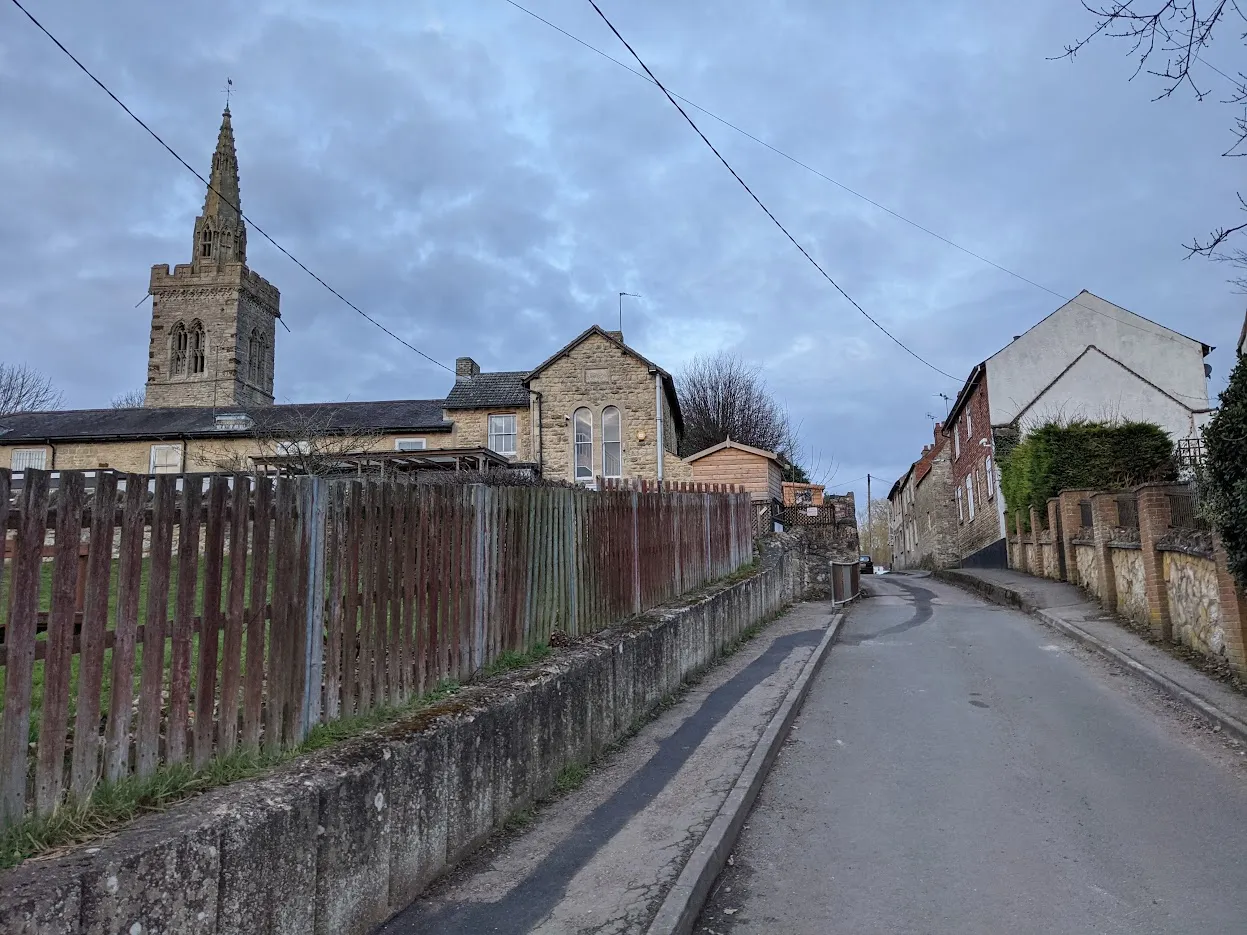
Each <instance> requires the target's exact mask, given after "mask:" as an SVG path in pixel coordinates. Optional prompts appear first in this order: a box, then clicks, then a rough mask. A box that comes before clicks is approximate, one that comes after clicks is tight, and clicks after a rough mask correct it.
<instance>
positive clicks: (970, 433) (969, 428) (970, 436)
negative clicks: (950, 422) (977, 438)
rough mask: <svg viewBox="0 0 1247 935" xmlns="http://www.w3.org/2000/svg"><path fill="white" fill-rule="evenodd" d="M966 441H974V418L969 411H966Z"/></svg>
mask: <svg viewBox="0 0 1247 935" xmlns="http://www.w3.org/2000/svg"><path fill="white" fill-rule="evenodd" d="M966 441H967V442H971V441H974V416H972V415H971V414H970V410H969V409H967V410H966Z"/></svg>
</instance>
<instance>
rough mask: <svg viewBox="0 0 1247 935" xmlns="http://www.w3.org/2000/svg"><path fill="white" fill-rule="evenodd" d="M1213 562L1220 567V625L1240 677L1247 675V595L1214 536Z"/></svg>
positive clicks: (1234, 667)
mask: <svg viewBox="0 0 1247 935" xmlns="http://www.w3.org/2000/svg"><path fill="white" fill-rule="evenodd" d="M1212 548H1213V559H1214V561H1215V562H1216V565H1217V590H1218V591H1219V592H1220V596H1221V626H1222V628H1223V629H1224V631H1225V655H1226V657H1227V658H1228V659H1229V661H1230V666H1231V667H1232V668H1233V669H1234V671H1235V672H1237V673H1238V675H1239V676H1240V677H1241V676H1247V596H1245V595H1244V594H1243V592H1242V591H1241V590H1239V588H1238V583H1237V582H1236V581H1235V580H1234V576H1233V575H1232V574H1230V570H1229V565H1228V560H1227V556H1226V554H1225V546H1223V545H1222V544H1221V537H1220V536H1218V535H1217V534H1216V533H1213V537H1212Z"/></svg>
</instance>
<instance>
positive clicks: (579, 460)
mask: <svg viewBox="0 0 1247 935" xmlns="http://www.w3.org/2000/svg"><path fill="white" fill-rule="evenodd" d="M572 430H573V432H574V435H573V438H574V441H573V449H574V450H573V452H572V456H573V460H572V463H573V466H574V467H575V474H576V483H578V484H591V483H593V413H591V412H590V411H589V410H588V409H583V408H582V409H577V410H576V412H575V414H574V415H573V416H572Z"/></svg>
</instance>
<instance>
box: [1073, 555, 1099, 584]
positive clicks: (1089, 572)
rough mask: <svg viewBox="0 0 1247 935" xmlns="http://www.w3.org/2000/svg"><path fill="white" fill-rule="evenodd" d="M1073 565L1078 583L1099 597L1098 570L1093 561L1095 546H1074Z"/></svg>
mask: <svg viewBox="0 0 1247 935" xmlns="http://www.w3.org/2000/svg"><path fill="white" fill-rule="evenodd" d="M1074 563H1075V565H1076V567H1077V568H1078V581H1079V583H1080V584H1081V585H1082V586H1083V587H1084V588H1086V589H1087V590H1088V591H1090V592H1091V593H1092V594H1094V595H1095V596H1096V597H1099V596H1100V569H1099V567H1098V565H1097V564H1096V560H1095V546H1091V545H1079V544H1077V543H1075V545H1074Z"/></svg>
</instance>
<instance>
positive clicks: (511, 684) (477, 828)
mask: <svg viewBox="0 0 1247 935" xmlns="http://www.w3.org/2000/svg"><path fill="white" fill-rule="evenodd" d="M763 548H764V554H763V558H762V561H761V563H760V569H759V571H758V572H757V573H755V574H754V575H752V576H751V577H749V578H747V579H745V580H743V581H740V582H737V583H735V584H733V585H731V586H730V587H723V588H720V589H718V590H715V591H712V593H709V594H707V595H706V596H703V597H702V598H701V599H700V600H697V601H696V602H694V603H693V604H692V605H690V606H687V607H678V608H674V607H673V608H667V609H659V610H656V611H654V612H652V613H651V614H649V615H647V617H645V618H642V619H640V620H638V621H636V622H635V623H633V624H631V625H627V626H621V627H617V628H615V629H613V630H608V631H601V632H599V633H597V634H595V635H594V637H593V638H592V639H590V640H584V641H581V642H579V643H578V644H576V645H575V646H573V647H572V648H570V649H566V650H560V651H557V652H556V654H555V655H554V656H552V657H551V658H549V659H547V660H546V661H545V662H544V663H543V664H542V665H541V666H540V668H537V669H528V670H523V671H520V672H517V673H515V674H514V675H513V676H509V677H502V678H499V679H495V680H493V681H492V682H491V683H489V685H488V686H487V687H481V688H473V687H471V686H468V687H467V688H465V689H463V690H461V691H460V693H459V694H457V695H456V696H455V697H454V698H452V699H451V700H450V701H449V702H446V703H444V704H442V705H440V706H437V707H434V708H430V709H427V710H425V711H422V712H420V713H417V714H415V715H412V716H411V717H409V718H408V719H406V720H404V721H400V722H398V723H396V724H393V725H391V726H389V727H386V728H384V729H381V730H378V731H376V732H374V733H372V734H369V735H367V736H365V737H361V738H359V739H357V740H354V741H351V742H348V743H346V744H343V745H340V746H338V747H335V748H334V749H331V750H326V751H324V752H322V753H318V754H313V755H310V756H307V757H304V758H302V759H300V760H298V761H296V762H294V763H292V764H291V765H289V766H287V767H284V768H282V769H280V770H278V771H277V772H275V773H274V774H273V775H272V776H270V777H269V778H266V779H262V780H257V781H251V782H240V783H235V784H234V785H231V786H229V787H227V788H224V789H219V790H216V791H214V792H209V793H207V794H205V795H203V796H200V797H199V798H196V799H192V800H189V801H186V802H183V803H180V804H178V805H176V806H174V807H173V808H171V809H170V810H169V811H168V812H166V813H164V814H160V815H149V816H147V817H144V818H141V819H139V820H138V821H136V822H134V823H133V824H131V825H130V826H128V827H127V828H126V829H124V830H122V831H120V832H118V833H116V834H114V835H112V836H110V837H108V838H106V839H103V840H100V841H98V842H95V843H93V844H91V845H90V846H86V847H80V848H77V849H75V850H72V851H70V852H68V853H65V854H62V855H60V856H56V857H51V858H49V859H47V860H41V861H38V862H35V863H28V864H26V865H24V866H22V867H19V868H17V869H16V870H11V871H3V872H0V931H3V932H6V933H8V932H13V933H31V935H33V933H39V935H79V933H81V935H86V933H142V935H150V933H179V935H182V933H189V935H227V933H229V935H233V933H238V935H242V933H246V935H252V933H264V935H364V933H368V932H371V931H373V929H374V928H375V927H376V926H377V925H379V924H380V923H382V922H384V921H385V920H386V919H387V918H388V917H389V916H390V915H391V914H393V913H394V912H396V911H397V910H399V909H401V908H403V907H404V906H406V905H407V904H408V903H410V902H411V901H412V900H413V899H415V898H416V897H417V896H419V895H420V893H421V892H422V891H423V890H424V889H425V888H426V887H427V886H428V884H429V883H430V882H431V881H432V880H434V879H436V878H437V877H439V876H441V875H442V874H444V873H446V872H447V871H448V870H449V869H450V868H452V867H454V866H455V865H456V864H458V863H459V862H460V861H462V860H463V859H464V858H465V857H467V856H468V855H469V854H470V853H471V852H472V851H474V850H475V849H476V848H477V847H479V846H480V845H481V844H482V843H483V842H484V841H485V840H486V838H487V837H488V836H489V834H491V833H492V832H493V831H494V830H495V829H498V828H500V827H502V826H503V825H504V824H505V823H506V822H507V820H508V819H509V818H510V817H511V816H512V815H514V814H516V813H518V812H520V811H522V810H524V809H525V808H527V807H528V806H530V805H531V804H532V803H533V802H534V801H535V800H537V799H540V798H541V797H543V796H545V795H548V794H549V793H550V791H551V790H552V788H553V787H554V784H555V780H556V779H557V777H558V776H559V774H560V772H561V771H562V770H563V769H565V768H566V767H568V766H570V765H573V764H583V763H586V762H588V761H589V760H590V759H592V757H593V756H594V755H595V754H597V753H600V752H601V751H603V750H604V749H605V748H606V747H608V746H609V745H610V744H612V743H613V742H615V741H616V740H618V739H619V738H621V737H623V736H626V735H627V734H628V732H629V731H630V730H632V729H633V727H634V726H635V725H636V723H637V722H638V720H640V719H643V718H645V717H647V716H649V715H650V713H651V712H652V711H653V710H654V709H655V708H656V707H657V705H658V704H659V703H660V702H661V701H662V700H663V699H664V698H666V697H668V696H669V695H670V694H671V693H672V692H674V691H676V690H677V689H678V688H679V687H680V685H681V684H682V682H683V681H684V680H685V679H686V678H687V677H688V676H690V675H691V674H693V673H696V672H697V671H699V670H701V669H703V668H704V667H705V666H707V665H708V664H709V663H710V662H712V661H713V660H714V659H715V658H716V657H717V656H719V655H720V654H721V653H722V652H723V650H724V649H725V648H727V647H728V646H730V645H731V644H732V643H733V642H734V641H735V640H737V639H738V638H739V637H740V635H741V634H742V633H743V632H744V631H745V630H746V629H748V628H749V627H750V626H752V625H754V624H756V623H759V622H761V621H763V620H766V619H768V618H769V617H771V616H773V615H774V614H775V613H777V612H778V611H779V610H781V609H782V608H783V606H784V605H785V604H787V603H788V602H790V601H792V600H794V599H795V598H797V597H798V596H800V595H801V594H802V592H803V589H804V584H805V566H804V560H803V550H802V547H801V544H800V542H799V541H798V540H796V539H795V538H794V537H786V536H785V537H782V538H781V537H774V538H772V539H771V540H770V541H768V542H766V543H764V546H763Z"/></svg>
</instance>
